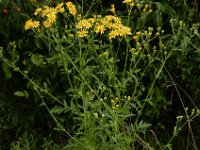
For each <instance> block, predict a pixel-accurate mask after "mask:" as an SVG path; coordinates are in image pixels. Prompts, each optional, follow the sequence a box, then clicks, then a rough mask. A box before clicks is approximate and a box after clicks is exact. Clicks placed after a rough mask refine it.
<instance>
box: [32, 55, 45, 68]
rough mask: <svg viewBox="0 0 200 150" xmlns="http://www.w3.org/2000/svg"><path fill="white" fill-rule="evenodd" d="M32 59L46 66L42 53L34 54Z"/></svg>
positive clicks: (41, 65)
mask: <svg viewBox="0 0 200 150" xmlns="http://www.w3.org/2000/svg"><path fill="white" fill-rule="evenodd" d="M31 61H32V63H33V64H34V65H36V66H38V67H44V66H45V64H46V62H45V61H44V57H43V56H42V55H40V54H32V56H31Z"/></svg>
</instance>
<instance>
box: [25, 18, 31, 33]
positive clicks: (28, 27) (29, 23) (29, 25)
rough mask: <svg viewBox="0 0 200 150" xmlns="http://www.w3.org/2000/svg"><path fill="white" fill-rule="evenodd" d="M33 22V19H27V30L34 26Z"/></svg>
mask: <svg viewBox="0 0 200 150" xmlns="http://www.w3.org/2000/svg"><path fill="white" fill-rule="evenodd" d="M32 22H33V21H32V19H30V20H27V21H26V23H25V26H24V28H25V30H29V29H30V28H31V27H32Z"/></svg>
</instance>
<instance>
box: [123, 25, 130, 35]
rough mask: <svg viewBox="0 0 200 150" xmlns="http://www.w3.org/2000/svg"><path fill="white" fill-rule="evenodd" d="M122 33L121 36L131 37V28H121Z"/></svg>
mask: <svg viewBox="0 0 200 150" xmlns="http://www.w3.org/2000/svg"><path fill="white" fill-rule="evenodd" d="M122 31H123V35H126V34H127V35H132V33H131V28H129V27H126V26H122Z"/></svg>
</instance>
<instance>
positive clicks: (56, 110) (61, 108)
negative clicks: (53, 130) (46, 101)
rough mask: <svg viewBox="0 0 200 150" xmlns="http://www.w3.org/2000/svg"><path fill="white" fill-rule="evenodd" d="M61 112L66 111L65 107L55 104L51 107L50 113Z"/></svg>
mask: <svg viewBox="0 0 200 150" xmlns="http://www.w3.org/2000/svg"><path fill="white" fill-rule="evenodd" d="M63 112H67V110H66V108H65V107H59V106H55V107H53V108H52V109H51V113H53V114H58V115H59V114H61V113H63Z"/></svg>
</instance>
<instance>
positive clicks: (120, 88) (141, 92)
mask: <svg viewBox="0 0 200 150" xmlns="http://www.w3.org/2000/svg"><path fill="white" fill-rule="evenodd" d="M122 3H123V4H124V5H125V6H126V7H127V17H123V19H121V18H120V14H118V13H117V12H116V10H115V5H114V4H113V5H111V9H110V12H111V13H112V15H101V14H97V15H93V14H91V15H89V14H87V13H86V14H84V12H83V11H81V10H79V9H81V6H80V5H78V3H77V6H78V7H77V6H76V5H75V4H74V3H72V2H66V3H59V4H57V5H56V6H55V7H51V6H47V5H46V6H42V7H39V8H37V9H36V10H35V12H34V17H33V18H31V19H29V20H27V21H26V23H25V30H30V29H31V30H32V31H33V32H34V33H35V38H36V39H37V40H36V44H37V45H38V47H40V48H44V47H45V49H46V50H47V51H46V52H45V53H46V55H44V54H42V53H41V52H39V51H37V53H30V55H29V56H30V61H31V62H32V63H33V65H35V66H37V67H41V68H42V67H45V66H47V68H49V69H50V72H51V74H59V76H60V77H61V79H62V81H63V85H61V86H62V87H64V88H63V89H62V90H63V92H61V93H64V94H63V95H66V96H63V97H61V96H56V95H54V91H55V88H56V87H51V86H52V84H53V83H51V81H42V80H34V78H33V77H32V76H31V75H33V74H31V73H29V72H28V71H27V70H26V69H29V68H26V69H25V70H21V69H20V68H19V67H18V66H17V65H16V64H15V62H13V60H10V59H8V58H6V57H5V56H4V55H3V53H4V51H3V50H1V59H2V60H3V62H4V63H6V64H7V65H9V66H10V67H12V68H13V69H14V70H15V71H17V72H19V73H21V75H22V76H23V77H24V78H26V79H27V80H28V82H29V86H30V85H31V87H32V90H33V91H34V93H35V94H36V95H38V97H39V98H40V100H41V106H44V107H45V108H46V110H47V111H48V113H49V114H50V116H51V117H52V119H53V120H54V122H55V124H56V126H55V127H54V129H55V130H57V131H59V132H61V133H63V134H66V136H67V138H68V139H69V140H68V143H67V144H66V145H65V146H64V147H65V148H66V149H68V148H70V149H92V150H93V149H120V150H121V149H124V150H127V149H140V148H142V147H143V148H144V149H157V148H158V149H172V147H173V146H172V145H171V143H172V141H173V139H174V138H175V137H176V136H177V134H178V132H179V131H181V130H182V128H183V127H184V126H185V125H186V124H189V123H190V122H191V121H192V120H193V119H194V118H196V117H197V116H198V115H199V110H198V108H196V109H194V110H193V111H192V113H191V115H188V113H186V119H185V120H184V122H181V121H182V120H183V117H182V116H178V117H177V123H176V125H175V127H174V131H173V133H172V137H171V138H169V140H168V141H164V142H163V141H159V139H157V137H156V134H155V133H154V132H153V131H152V130H150V128H151V122H150V121H151V120H148V119H146V117H145V116H148V113H150V114H151V113H152V114H153V115H155V114H156V113H154V112H152V111H151V109H154V111H156V110H155V109H156V108H157V106H158V105H159V103H160V102H157V100H156V98H158V97H157V95H156V94H157V93H156V92H157V91H159V89H158V87H156V84H157V83H158V84H160V82H163V78H162V77H163V76H164V75H163V72H164V70H167V68H166V67H165V64H166V62H167V61H168V59H170V58H171V56H172V55H173V53H174V52H175V51H176V50H177V49H178V47H180V46H182V45H181V44H183V43H180V39H181V37H180V36H181V34H182V30H185V31H186V27H185V25H184V23H183V22H182V21H180V22H179V24H176V25H175V26H174V24H173V21H174V20H172V21H171V27H172V35H171V37H170V38H169V39H166V37H165V31H164V30H162V28H161V27H158V28H156V29H155V28H153V27H148V26H147V27H146V26H145V25H144V26H142V27H141V26H132V21H133V20H132V18H131V14H132V12H134V13H137V19H138V22H140V21H141V22H142V19H143V17H144V16H146V17H148V15H150V14H151V13H152V11H153V10H152V9H151V4H150V3H148V2H142V1H131V0H124V1H123V2H122ZM79 12H81V13H79ZM118 16H119V17H118ZM27 32H28V31H27ZM190 36H191V35H190V34H189V35H187V37H190ZM188 41H189V39H188ZM43 45H45V46H43ZM40 50H41V49H40ZM43 53H44V52H43ZM55 66H56V67H55ZM51 69H52V70H51ZM54 69H56V72H55V71H54ZM169 75H170V74H169ZM59 86H60V85H59ZM177 92H178V91H177ZM15 95H17V96H26V95H28V94H26V92H24V91H22V92H16V93H15ZM161 103H165V104H163V106H161V108H159V109H160V110H157V111H158V114H157V115H158V116H159V111H161V110H162V109H163V108H165V109H166V107H167V106H168V105H169V104H168V103H167V101H166V100H164V101H163V102H162V101H161ZM184 109H185V106H184ZM185 112H187V110H185ZM63 114H68V115H70V116H71V120H73V123H72V124H71V127H68V126H67V125H66V122H67V121H68V120H66V118H65V117H63ZM64 116H65V115H64ZM70 130H72V131H70ZM150 131H152V133H153V135H154V136H155V138H154V139H151V136H150V135H151V133H149V132H150ZM194 144H195V143H194Z"/></svg>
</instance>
